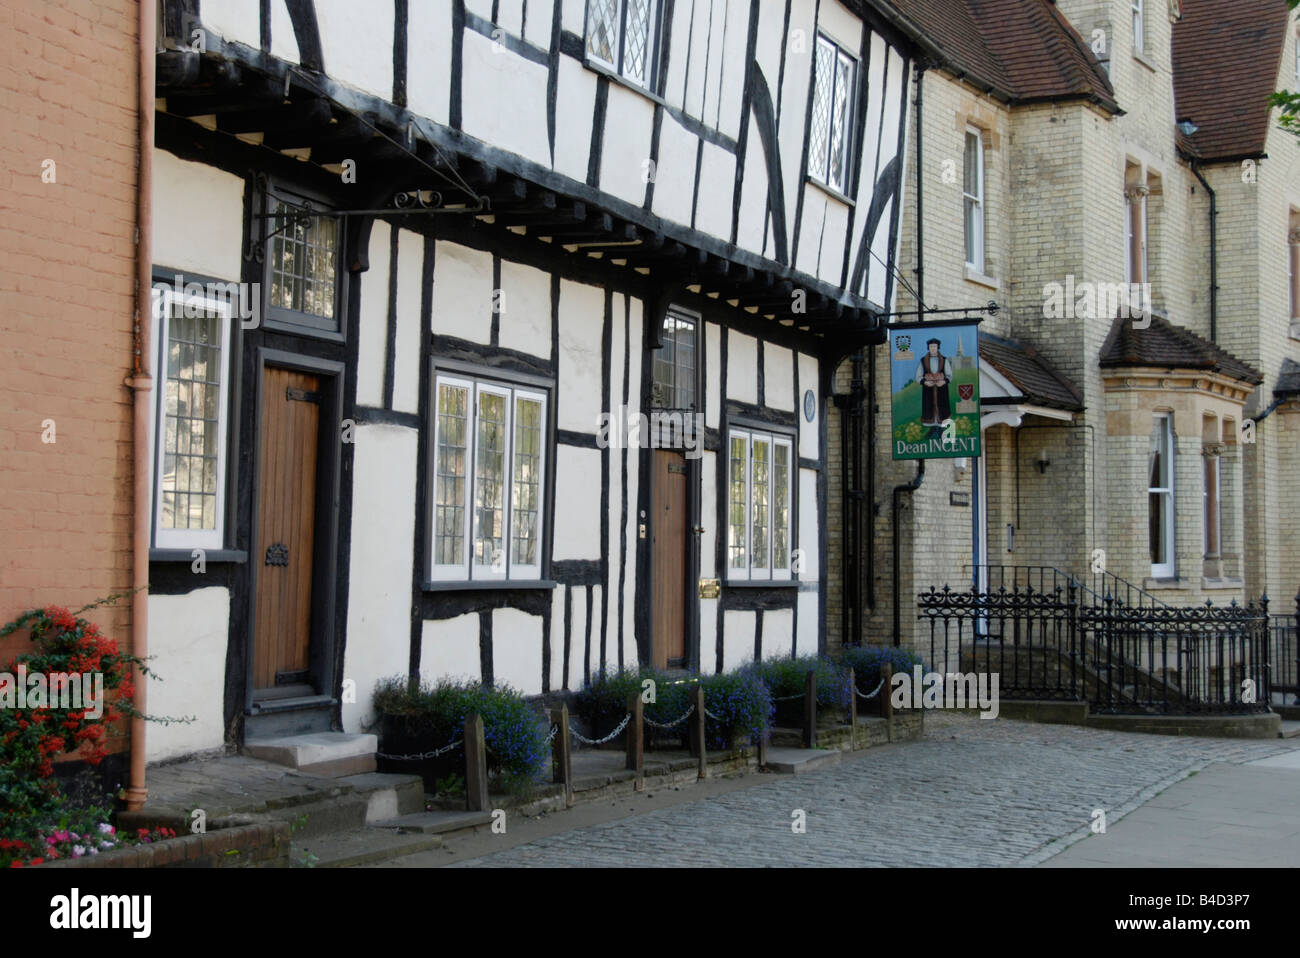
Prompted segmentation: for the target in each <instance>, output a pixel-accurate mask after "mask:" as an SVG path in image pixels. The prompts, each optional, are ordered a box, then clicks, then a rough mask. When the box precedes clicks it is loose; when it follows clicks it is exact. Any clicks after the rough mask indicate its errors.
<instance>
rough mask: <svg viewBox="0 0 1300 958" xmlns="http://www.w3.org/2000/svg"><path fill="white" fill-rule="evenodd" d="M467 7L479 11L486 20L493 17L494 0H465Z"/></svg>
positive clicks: (472, 11)
mask: <svg viewBox="0 0 1300 958" xmlns="http://www.w3.org/2000/svg"><path fill="white" fill-rule="evenodd" d="M465 9H466V10H468V11H469V12H470V13H477V14H478V15H479V16H480V17H482V18H483V19H484V20H491V19H492V0H465Z"/></svg>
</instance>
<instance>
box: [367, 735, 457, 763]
mask: <svg viewBox="0 0 1300 958" xmlns="http://www.w3.org/2000/svg"><path fill="white" fill-rule="evenodd" d="M464 741H465V740H464V739H460V738H458V739H456V741H454V742H452V743H451V744H450V745H444V746H443V747H442V748H435V749H433V750H432V751H429V752H421V753H420V754H418V755H389V754H388V753H386V752H376V753H375V755H377V756H378V757H379V758H386V759H388V760H389V761H392V762H423V761H425V760H426V759H430V758H437V757H438V756H439V755H445V754H447V753H448V752H450V751H451V750H452V749H453V748H455V747H456V746H458V745H460V744H462V743H463V742H464Z"/></svg>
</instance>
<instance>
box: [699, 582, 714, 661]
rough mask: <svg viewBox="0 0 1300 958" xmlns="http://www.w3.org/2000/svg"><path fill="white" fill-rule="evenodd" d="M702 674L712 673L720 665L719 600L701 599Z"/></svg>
mask: <svg viewBox="0 0 1300 958" xmlns="http://www.w3.org/2000/svg"><path fill="white" fill-rule="evenodd" d="M699 603H700V674H701V675H712V674H713V671H714V669H716V668H717V666H718V600H717V599H700V600H699Z"/></svg>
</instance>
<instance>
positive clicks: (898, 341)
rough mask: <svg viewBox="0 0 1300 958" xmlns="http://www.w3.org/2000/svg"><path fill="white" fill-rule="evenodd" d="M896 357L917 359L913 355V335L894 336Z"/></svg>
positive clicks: (902, 359) (905, 359)
mask: <svg viewBox="0 0 1300 958" xmlns="http://www.w3.org/2000/svg"><path fill="white" fill-rule="evenodd" d="M894 358H895V359H898V360H901V361H903V362H906V361H907V360H909V359H915V358H916V357H914V356H913V355H912V337H911V336H895V337H894Z"/></svg>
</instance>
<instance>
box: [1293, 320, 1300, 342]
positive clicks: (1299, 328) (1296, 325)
mask: <svg viewBox="0 0 1300 958" xmlns="http://www.w3.org/2000/svg"><path fill="white" fill-rule="evenodd" d="M1291 338H1292V339H1300V319H1293V320H1291Z"/></svg>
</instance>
